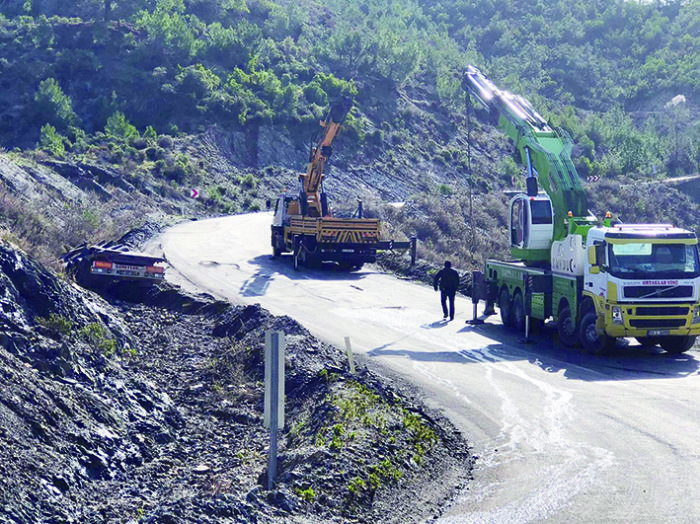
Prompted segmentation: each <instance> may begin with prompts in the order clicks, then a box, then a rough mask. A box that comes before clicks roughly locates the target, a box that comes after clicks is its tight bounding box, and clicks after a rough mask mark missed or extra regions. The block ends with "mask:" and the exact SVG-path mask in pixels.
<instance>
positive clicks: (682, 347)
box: [660, 335, 695, 354]
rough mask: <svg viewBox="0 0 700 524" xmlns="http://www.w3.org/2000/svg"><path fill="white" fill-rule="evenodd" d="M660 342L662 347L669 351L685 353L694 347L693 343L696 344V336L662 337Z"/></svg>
mask: <svg viewBox="0 0 700 524" xmlns="http://www.w3.org/2000/svg"><path fill="white" fill-rule="evenodd" d="M660 344H661V347H662V348H664V349H665V350H666V351H667V352H668V353H673V354H678V353H685V352H686V351H688V350H689V349H690V348H692V347H693V344H695V337H694V336H690V335H687V336H680V337H673V336H671V337H662V338H661V342H660Z"/></svg>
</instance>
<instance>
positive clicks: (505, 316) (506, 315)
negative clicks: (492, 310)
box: [498, 287, 513, 327]
mask: <svg viewBox="0 0 700 524" xmlns="http://www.w3.org/2000/svg"><path fill="white" fill-rule="evenodd" d="M511 308H512V304H511V301H510V293H508V288H505V287H504V288H503V289H501V294H500V295H498V309H500V310H501V322H503V325H504V326H505V327H511V326H512V325H513V317H512V315H511V311H512V309H511Z"/></svg>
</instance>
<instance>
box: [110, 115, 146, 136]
mask: <svg viewBox="0 0 700 524" xmlns="http://www.w3.org/2000/svg"><path fill="white" fill-rule="evenodd" d="M105 133H106V134H107V136H111V137H114V138H121V139H124V140H131V139H136V138H139V132H138V130H137V129H136V127H134V126H133V125H131V124H130V123H129V122H128V121H127V120H126V117H125V116H124V113H122V112H121V111H115V112H114V113H113V114H112V115H111V116H110V117H109V118H108V119H107V125H106V126H105Z"/></svg>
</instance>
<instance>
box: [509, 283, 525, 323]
mask: <svg viewBox="0 0 700 524" xmlns="http://www.w3.org/2000/svg"><path fill="white" fill-rule="evenodd" d="M511 316H512V317H513V327H514V328H515V330H516V331H517V332H518V333H524V332H525V304H524V303H523V295H522V293H520V292H519V291H516V293H515V296H514V297H513V308H512V311H511Z"/></svg>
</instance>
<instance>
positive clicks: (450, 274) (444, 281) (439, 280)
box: [433, 260, 459, 320]
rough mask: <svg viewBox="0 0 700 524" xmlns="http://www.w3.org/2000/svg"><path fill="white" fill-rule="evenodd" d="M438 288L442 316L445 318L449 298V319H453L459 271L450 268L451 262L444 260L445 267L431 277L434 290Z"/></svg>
mask: <svg viewBox="0 0 700 524" xmlns="http://www.w3.org/2000/svg"><path fill="white" fill-rule="evenodd" d="M438 287H439V288H440V303H441V304H442V314H443V318H447V299H449V300H450V311H449V313H450V320H454V319H455V295H456V294H457V288H458V287H459V273H457V272H456V271H455V270H454V269H452V263H451V262H450V261H449V260H447V261H445V267H444V268H442V269H441V270H440V271H438V272H437V274H436V275H435V278H434V279H433V288H435V291H437V290H438Z"/></svg>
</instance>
